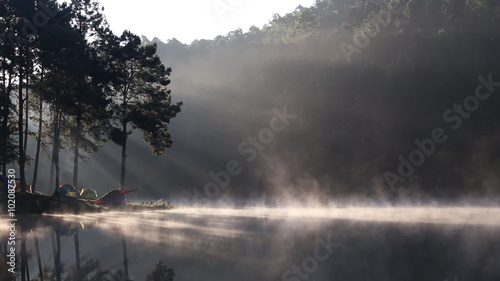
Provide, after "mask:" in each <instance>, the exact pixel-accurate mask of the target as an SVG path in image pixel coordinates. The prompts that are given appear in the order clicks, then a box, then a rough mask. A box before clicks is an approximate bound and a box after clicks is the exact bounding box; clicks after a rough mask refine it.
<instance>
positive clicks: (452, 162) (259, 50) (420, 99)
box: [143, 0, 500, 199]
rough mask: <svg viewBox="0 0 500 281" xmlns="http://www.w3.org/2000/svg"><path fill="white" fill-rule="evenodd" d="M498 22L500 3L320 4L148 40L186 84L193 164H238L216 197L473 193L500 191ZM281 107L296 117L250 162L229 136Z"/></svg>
mask: <svg viewBox="0 0 500 281" xmlns="http://www.w3.org/2000/svg"><path fill="white" fill-rule="evenodd" d="M499 23H500V6H499V3H498V2H496V1H481V0H478V1H465V0H456V1H440V0H435V1H405V0H403V1H394V0H393V1H316V4H315V5H314V6H313V7H309V8H306V7H298V8H297V9H296V10H295V11H293V12H292V13H289V14H286V15H275V16H274V18H273V19H272V20H271V21H270V22H269V23H268V24H267V25H265V26H263V27H262V28H258V27H255V26H254V27H251V28H250V29H249V30H248V31H247V32H243V31H242V30H241V29H238V30H235V31H232V32H230V33H228V34H227V35H226V36H218V37H216V38H214V39H213V40H195V41H194V42H192V43H191V44H189V45H186V44H182V43H181V42H179V41H178V40H175V39H172V40H169V41H167V42H165V43H163V42H161V41H160V40H159V39H157V38H155V39H153V40H152V41H153V42H156V43H158V51H159V54H160V56H161V57H162V58H163V59H164V60H165V61H168V62H169V64H171V65H172V66H173V67H174V69H177V70H178V71H177V72H176V76H175V81H176V83H175V85H176V87H178V88H179V91H181V92H182V91H184V92H186V93H190V94H189V95H187V94H184V95H185V96H183V100H184V101H185V103H186V107H185V112H186V113H185V114H186V116H189V118H190V120H191V119H192V120H197V121H196V122H194V121H193V122H192V123H190V124H191V125H193V126H196V127H195V128H196V130H198V132H196V133H191V134H190V135H189V136H186V137H185V139H196V140H203V141H201V142H190V143H189V144H190V147H191V149H192V150H194V151H203V150H206V149H207V148H208V150H209V151H207V152H205V154H204V155H203V156H204V157H201V156H200V155H198V156H197V158H196V159H194V158H193V159H191V161H192V162H201V161H206V162H207V164H206V165H205V166H206V167H207V168H205V170H203V169H200V170H201V171H200V172H202V173H203V174H204V175H207V174H208V172H209V171H211V170H212V171H214V172H217V171H218V170H223V169H224V168H225V163H226V162H227V161H228V160H231V159H237V160H238V161H239V162H240V163H241V164H242V165H243V169H244V171H245V172H244V173H242V174H241V175H238V176H237V177H233V178H232V179H231V180H232V181H231V184H230V185H231V186H230V187H228V188H227V191H228V192H226V193H224V195H226V194H231V195H236V196H248V195H255V196H261V195H262V194H265V195H268V196H281V197H283V196H285V195H290V196H291V197H294V198H297V197H298V198H303V197H304V196H305V195H304V194H316V195H318V196H328V197H333V198H335V197H352V198H359V197H362V198H363V197H364V198H373V197H377V198H393V197H395V196H399V197H403V198H416V199H419V198H441V199H452V198H459V197H465V196H466V197H469V198H471V197H472V198H477V197H489V196H493V195H498V194H499V191H500V189H499V188H498V187H499V184H500V182H499V176H498V171H499V168H500V161H499V160H500V146H499V145H500V143H499V141H500V139H499V137H500V134H499V133H500V132H499V129H500V127H499V125H500V124H499V123H498V118H499V115H498V112H499V111H498V107H499V106H500V104H499V98H498V97H497V96H496V91H498V90H497V89H498V86H500V83H499V82H497V81H500V66H499V65H498V61H499V59H500V56H499V53H498V46H499V45H500V44H499V43H500V32H499V29H498V26H499ZM143 40H147V38H143ZM146 42H149V41H146ZM192 104H196V105H192ZM284 106H287V110H288V111H289V112H290V113H294V114H296V115H297V116H298V117H297V118H296V119H295V120H292V121H291V124H290V126H289V128H286V130H284V131H283V132H280V133H277V134H276V136H275V138H274V140H273V142H271V143H270V144H268V145H266V147H265V149H263V150H262V151H259V156H258V157H256V158H255V160H252V161H250V162H248V161H245V158H246V156H245V155H238V154H237V146H238V144H240V142H242V141H244V140H245V139H246V138H247V136H248V135H252V134H253V135H256V134H257V133H258V132H259V130H260V129H261V128H262V127H263V126H267V124H266V122H268V120H270V118H271V115H272V113H271V111H272V109H273V108H278V109H280V110H282V108H283V107H284ZM182 122H186V123H187V122H188V121H182ZM176 134H177V135H181V136H179V138H181V137H182V138H184V137H183V133H182V132H176ZM214 139H216V140H214ZM179 145H183V144H179ZM256 150H257V147H256ZM416 150H418V151H417V152H414V151H416ZM240 154H241V153H240ZM214 159H220V160H214ZM191 161H189V162H191ZM247 162H248V163H247ZM245 165H247V166H245ZM195 177H196V175H194V174H193V175H191V178H195ZM203 180H204V182H203ZM203 180H201V181H199V182H196V181H193V182H192V184H193V186H195V187H197V188H198V190H199V191H201V192H202V191H203V184H204V183H208V182H210V180H212V178H210V177H208V176H207V177H205V178H204V179H203ZM178 182H180V181H178ZM195 193H196V191H195ZM186 196H193V195H192V194H190V195H189V194H186Z"/></svg>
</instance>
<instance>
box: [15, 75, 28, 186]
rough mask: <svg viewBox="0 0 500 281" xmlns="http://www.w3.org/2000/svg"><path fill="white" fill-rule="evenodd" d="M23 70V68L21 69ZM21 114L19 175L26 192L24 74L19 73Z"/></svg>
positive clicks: (19, 120) (19, 121)
mask: <svg viewBox="0 0 500 281" xmlns="http://www.w3.org/2000/svg"><path fill="white" fill-rule="evenodd" d="M19 71H20V72H22V70H19ZM18 102H19V105H18V106H19V112H18V114H19V116H18V122H17V126H18V134H19V140H18V141H19V143H18V149H19V177H20V178H21V192H26V176H25V174H24V165H25V160H26V155H25V152H24V133H23V132H24V131H23V128H24V117H23V116H24V114H23V112H24V108H23V105H24V99H23V75H22V74H19V100H18Z"/></svg>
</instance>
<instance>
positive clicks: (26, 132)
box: [23, 76, 30, 152]
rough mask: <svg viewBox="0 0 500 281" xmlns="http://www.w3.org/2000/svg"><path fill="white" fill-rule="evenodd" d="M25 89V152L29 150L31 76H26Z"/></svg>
mask: <svg viewBox="0 0 500 281" xmlns="http://www.w3.org/2000/svg"><path fill="white" fill-rule="evenodd" d="M25 89H26V99H25V101H24V103H25V104H24V108H25V110H26V112H25V114H24V115H25V116H24V144H23V146H24V152H26V151H28V132H29V130H28V123H29V112H30V109H29V102H30V99H29V76H26V86H25Z"/></svg>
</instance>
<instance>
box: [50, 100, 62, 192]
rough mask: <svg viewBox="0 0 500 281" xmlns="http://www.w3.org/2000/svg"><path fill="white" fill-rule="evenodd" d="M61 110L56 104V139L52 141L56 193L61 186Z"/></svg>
mask: <svg viewBox="0 0 500 281" xmlns="http://www.w3.org/2000/svg"><path fill="white" fill-rule="evenodd" d="M61 115H62V114H61V110H60V109H59V107H58V106H56V110H55V116H54V141H53V142H52V165H53V166H54V170H55V186H54V188H55V189H54V193H57V192H58V188H59V148H60V145H59V142H60V140H59V138H60V135H61V128H60V126H61V118H62V117H61Z"/></svg>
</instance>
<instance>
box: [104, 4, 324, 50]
mask: <svg viewBox="0 0 500 281" xmlns="http://www.w3.org/2000/svg"><path fill="white" fill-rule="evenodd" d="M99 2H100V3H101V5H102V6H103V7H104V9H105V10H104V14H105V16H106V19H107V20H108V22H109V24H110V25H111V28H112V29H113V31H114V32H115V33H117V34H121V33H122V31H123V30H125V29H127V30H130V31H132V32H134V33H135V34H137V35H139V36H141V35H145V36H146V37H147V38H148V39H153V38H154V37H158V38H159V39H160V40H162V41H166V40H168V39H172V38H176V39H177V40H179V41H181V42H182V43H185V44H190V43H191V42H192V41H193V40H195V39H213V38H215V37H216V36H218V35H226V34H227V33H228V32H230V31H233V30H235V29H237V28H241V29H243V31H247V30H248V28H249V27H250V26H252V25H255V26H257V27H259V28H261V27H262V26H263V25H264V24H267V23H268V22H269V21H270V20H271V19H272V16H273V14H275V13H278V14H280V15H284V14H286V13H289V12H292V11H293V10H294V9H295V8H296V7H297V6H299V5H302V6H304V7H309V6H312V5H313V4H314V3H315V0H196V1H195V0H140V1H132V0H121V1H117V0H100V1H99ZM137 3H140V5H137Z"/></svg>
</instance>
